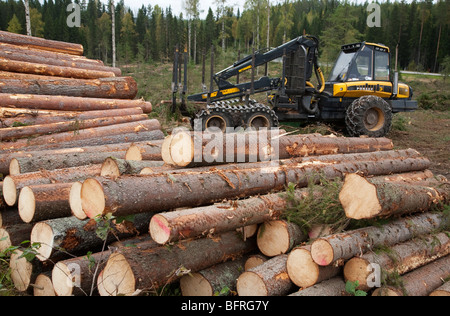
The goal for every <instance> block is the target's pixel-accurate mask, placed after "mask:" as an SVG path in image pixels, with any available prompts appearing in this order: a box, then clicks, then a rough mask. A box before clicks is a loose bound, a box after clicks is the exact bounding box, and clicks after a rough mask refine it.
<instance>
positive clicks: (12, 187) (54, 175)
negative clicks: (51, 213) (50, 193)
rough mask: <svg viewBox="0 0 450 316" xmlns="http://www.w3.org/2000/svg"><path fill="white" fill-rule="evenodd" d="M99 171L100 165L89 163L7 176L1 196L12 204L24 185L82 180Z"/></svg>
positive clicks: (15, 201)
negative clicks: (87, 164) (89, 164)
mask: <svg viewBox="0 0 450 316" xmlns="http://www.w3.org/2000/svg"><path fill="white" fill-rule="evenodd" d="M100 171H101V165H91V166H81V167H74V168H65V169H57V170H51V171H47V170H43V171H38V172H33V173H26V174H22V175H17V176H7V177H6V178H5V180H4V181H3V197H4V199H5V202H6V203H7V204H8V205H9V206H14V205H16V203H17V198H18V196H19V191H20V190H21V189H22V188H24V187H26V186H31V185H40V184H52V183H70V182H76V181H81V180H83V181H84V180H85V179H87V178H89V177H92V176H96V175H100Z"/></svg>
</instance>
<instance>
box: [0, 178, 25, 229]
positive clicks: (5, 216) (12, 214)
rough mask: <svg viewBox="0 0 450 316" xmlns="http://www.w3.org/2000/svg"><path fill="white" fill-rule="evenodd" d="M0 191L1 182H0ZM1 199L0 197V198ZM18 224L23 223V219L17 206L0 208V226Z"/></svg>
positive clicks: (5, 226)
mask: <svg viewBox="0 0 450 316" xmlns="http://www.w3.org/2000/svg"><path fill="white" fill-rule="evenodd" d="M0 191H1V182H0ZM2 199H3V195H2V197H0V200H2ZM18 224H23V220H22V219H21V218H20V215H19V210H18V209H17V208H12V207H10V208H6V207H5V208H4V209H0V228H7V227H13V226H15V225H18Z"/></svg>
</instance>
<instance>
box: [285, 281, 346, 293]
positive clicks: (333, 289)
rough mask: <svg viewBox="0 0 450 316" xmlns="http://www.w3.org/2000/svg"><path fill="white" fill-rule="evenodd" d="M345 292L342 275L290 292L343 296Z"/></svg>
mask: <svg viewBox="0 0 450 316" xmlns="http://www.w3.org/2000/svg"><path fill="white" fill-rule="evenodd" d="M344 294H345V282H344V280H343V279H342V277H339V276H338V277H335V278H332V279H330V280H327V281H323V282H321V283H319V284H316V285H313V286H311V287H308V288H306V289H300V291H298V292H295V293H292V294H290V295H289V296H313V297H314V296H316V297H317V296H343V295H344Z"/></svg>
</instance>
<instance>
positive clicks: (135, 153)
mask: <svg viewBox="0 0 450 316" xmlns="http://www.w3.org/2000/svg"><path fill="white" fill-rule="evenodd" d="M125 160H133V161H142V153H141V149H140V148H139V147H138V146H136V145H131V146H130V148H128V150H127V153H126V155H125Z"/></svg>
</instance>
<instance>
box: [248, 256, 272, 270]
mask: <svg viewBox="0 0 450 316" xmlns="http://www.w3.org/2000/svg"><path fill="white" fill-rule="evenodd" d="M267 260H269V258H267V257H266V256H264V255H262V254H259V253H258V254H255V255H250V256H248V259H247V261H245V265H244V268H245V269H244V271H248V270H250V269H253V268H256V267H257V266H260V265H262V264H263V263H264V262H266V261H267Z"/></svg>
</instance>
